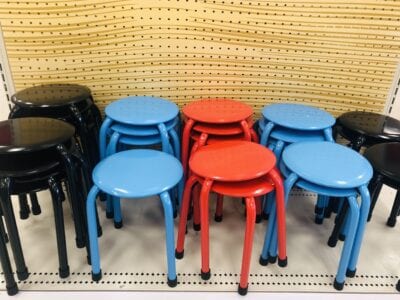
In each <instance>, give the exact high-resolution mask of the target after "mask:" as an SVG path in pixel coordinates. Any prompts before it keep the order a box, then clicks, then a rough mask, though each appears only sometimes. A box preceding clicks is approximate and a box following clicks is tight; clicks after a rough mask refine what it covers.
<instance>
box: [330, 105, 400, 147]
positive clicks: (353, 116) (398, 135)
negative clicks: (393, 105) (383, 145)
mask: <svg viewBox="0 0 400 300" xmlns="http://www.w3.org/2000/svg"><path fill="white" fill-rule="evenodd" d="M337 125H338V126H342V127H343V129H348V130H350V131H351V132H357V133H358V134H360V135H363V136H366V137H370V138H374V139H377V140H382V139H383V140H386V141H387V140H390V141H400V121H399V120H396V119H394V118H392V117H389V116H385V115H381V114H377V113H372V112H363V111H354V112H348V113H344V114H343V115H341V116H340V117H339V118H338V119H337Z"/></svg>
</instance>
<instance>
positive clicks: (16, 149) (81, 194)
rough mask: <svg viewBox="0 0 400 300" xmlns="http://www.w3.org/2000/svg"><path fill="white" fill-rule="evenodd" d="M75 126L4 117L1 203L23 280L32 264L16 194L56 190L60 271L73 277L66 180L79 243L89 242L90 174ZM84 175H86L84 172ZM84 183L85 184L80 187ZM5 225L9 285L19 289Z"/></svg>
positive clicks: (1, 246) (1, 249)
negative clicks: (16, 207) (27, 260)
mask: <svg viewBox="0 0 400 300" xmlns="http://www.w3.org/2000/svg"><path fill="white" fill-rule="evenodd" d="M74 132H75V130H74V128H73V126H71V125H69V124H67V123H65V122H62V121H59V120H55V119H48V118H20V119H15V120H7V121H2V122H0V207H1V211H2V213H3V216H4V220H5V223H6V227H7V231H8V239H9V241H10V244H11V248H12V251H13V254H14V259H15V262H16V269H17V276H18V279H19V280H25V279H26V278H27V277H28V276H29V273H28V269H27V267H26V264H25V259H24V256H23V252H22V247H21V242H20V237H19V234H18V229H17V225H16V221H15V216H14V212H13V208H12V201H11V198H10V195H11V194H15V195H18V194H26V193H29V192H37V191H39V190H44V189H48V188H49V189H50V191H51V195H52V202H53V209H54V217H55V229H56V235H57V249H58V258H59V275H60V277H67V276H68V275H69V266H68V260H67V250H66V242H65V233H64V220H63V213H62V204H61V203H62V201H61V200H62V197H61V191H60V189H59V186H60V182H61V181H65V183H66V185H67V186H68V190H69V191H70V194H71V195H70V197H69V199H70V201H71V208H72V212H73V218H74V223H75V232H76V243H77V246H78V247H83V246H85V245H87V244H88V243H87V241H86V239H87V234H86V221H85V220H86V214H85V196H86V191H87V188H88V186H89V184H90V183H89V175H88V172H87V170H85V161H84V159H83V158H82V157H81V155H80V152H79V151H77V149H76V143H75V140H74ZM81 175H82V177H81ZM78 187H79V188H78ZM4 231H5V230H4V227H3V226H0V235H1V236H2V237H3V238H0V260H1V264H2V268H3V272H4V277H5V281H6V287H7V291H8V293H9V294H10V295H12V294H15V293H16V292H17V291H18V288H17V285H16V283H15V280H14V277H13V274H12V269H11V264H10V260H9V256H8V253H7V248H6V247H5V242H6V239H5V237H6V235H5V232H4Z"/></svg>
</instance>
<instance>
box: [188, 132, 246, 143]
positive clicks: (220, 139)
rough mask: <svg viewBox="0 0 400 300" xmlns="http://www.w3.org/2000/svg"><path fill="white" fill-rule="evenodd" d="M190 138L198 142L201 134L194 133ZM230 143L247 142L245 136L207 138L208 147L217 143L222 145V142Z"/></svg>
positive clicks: (211, 136)
mask: <svg viewBox="0 0 400 300" xmlns="http://www.w3.org/2000/svg"><path fill="white" fill-rule="evenodd" d="M190 137H191V138H192V139H193V140H194V141H196V142H197V141H198V140H199V138H200V133H197V132H196V133H192V134H191V135H190ZM229 141H235V142H236V141H246V139H245V138H244V136H243V134H234V135H209V136H208V138H207V143H206V144H207V145H212V144H215V143H220V142H229Z"/></svg>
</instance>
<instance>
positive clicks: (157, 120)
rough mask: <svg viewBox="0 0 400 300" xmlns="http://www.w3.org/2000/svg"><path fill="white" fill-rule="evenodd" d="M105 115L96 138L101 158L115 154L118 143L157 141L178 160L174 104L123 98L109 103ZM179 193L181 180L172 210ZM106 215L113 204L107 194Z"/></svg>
mask: <svg viewBox="0 0 400 300" xmlns="http://www.w3.org/2000/svg"><path fill="white" fill-rule="evenodd" d="M105 115H106V117H105V120H104V122H103V124H102V126H101V128H100V137H99V144H100V158H101V159H103V158H105V157H106V156H109V155H111V154H114V153H116V152H117V151H118V150H119V147H118V146H127V145H128V146H149V145H156V144H161V146H162V151H163V152H166V153H169V154H172V155H174V156H175V157H176V158H177V159H180V142H179V135H178V133H177V130H178V131H179V125H180V124H179V109H178V106H177V105H176V104H175V103H173V102H171V101H168V100H165V99H162V98H153V97H146V96H142V97H127V98H124V99H120V100H118V101H115V102H113V103H111V104H109V105H108V106H107V107H106V109H105ZM107 139H108V140H109V142H108V145H107ZM171 141H172V145H171ZM182 193H183V181H182V182H180V183H179V185H178V191H177V193H176V194H177V198H178V199H177V202H178V203H176V202H174V211H176V207H177V206H179V203H180V200H181V197H182ZM114 201H117V199H114ZM106 214H107V217H108V218H112V217H113V215H114V205H113V204H112V200H111V198H110V197H108V198H107V208H106Z"/></svg>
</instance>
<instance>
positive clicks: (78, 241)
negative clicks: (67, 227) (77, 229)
mask: <svg viewBox="0 0 400 300" xmlns="http://www.w3.org/2000/svg"><path fill="white" fill-rule="evenodd" d="M75 244H76V247H77V248H83V247H85V241H84V240H81V239H75Z"/></svg>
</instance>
